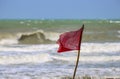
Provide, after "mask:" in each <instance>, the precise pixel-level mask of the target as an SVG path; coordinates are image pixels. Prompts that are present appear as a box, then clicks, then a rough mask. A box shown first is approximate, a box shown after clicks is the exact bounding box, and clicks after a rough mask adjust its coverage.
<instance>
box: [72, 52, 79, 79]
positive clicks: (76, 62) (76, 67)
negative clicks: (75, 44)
mask: <svg viewBox="0 0 120 79" xmlns="http://www.w3.org/2000/svg"><path fill="white" fill-rule="evenodd" d="M79 58H80V50H78V55H77V61H76V66H75V69H74V74H73V79H75V75H76V71H77V67H78V62H79Z"/></svg>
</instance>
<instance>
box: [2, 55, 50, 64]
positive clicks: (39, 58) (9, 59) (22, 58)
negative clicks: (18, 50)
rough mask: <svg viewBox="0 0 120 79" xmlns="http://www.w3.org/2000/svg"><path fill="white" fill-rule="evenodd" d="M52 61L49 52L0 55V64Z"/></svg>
mask: <svg viewBox="0 0 120 79" xmlns="http://www.w3.org/2000/svg"><path fill="white" fill-rule="evenodd" d="M48 61H52V59H51V58H50V56H49V54H35V55H29V54H27V55H12V56H0V64H2V65H7V64H23V63H45V62H48Z"/></svg>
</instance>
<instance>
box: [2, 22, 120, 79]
mask: <svg viewBox="0 0 120 79" xmlns="http://www.w3.org/2000/svg"><path fill="white" fill-rule="evenodd" d="M82 24H84V25H85V30H84V32H83V39H82V43H81V50H80V59H79V64H78V68H77V72H76V79H120V20H0V29H1V30H0V79H72V76H73V73H74V68H75V64H76V58H77V52H78V51H77V50H75V51H68V52H63V53H58V52H57V50H58V47H59V46H58V44H56V41H57V39H58V38H59V35H60V34H62V33H64V32H67V31H73V30H76V29H78V28H80V27H81V26H82Z"/></svg>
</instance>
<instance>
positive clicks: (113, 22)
mask: <svg viewBox="0 0 120 79" xmlns="http://www.w3.org/2000/svg"><path fill="white" fill-rule="evenodd" d="M109 22H110V23H120V21H112V20H110V21H109Z"/></svg>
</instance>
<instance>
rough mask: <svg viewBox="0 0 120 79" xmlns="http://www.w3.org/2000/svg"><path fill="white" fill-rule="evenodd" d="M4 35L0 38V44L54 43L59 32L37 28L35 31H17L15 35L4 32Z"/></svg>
mask: <svg viewBox="0 0 120 79" xmlns="http://www.w3.org/2000/svg"><path fill="white" fill-rule="evenodd" d="M4 36H5V37H3V38H0V45H11V44H50V43H55V41H56V40H57V39H58V37H59V33H54V32H44V31H43V30H38V31H35V32H25V33H17V34H16V35H15V34H14V35H12V34H11V35H8V34H5V35H4ZM10 36H12V37H10Z"/></svg>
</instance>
